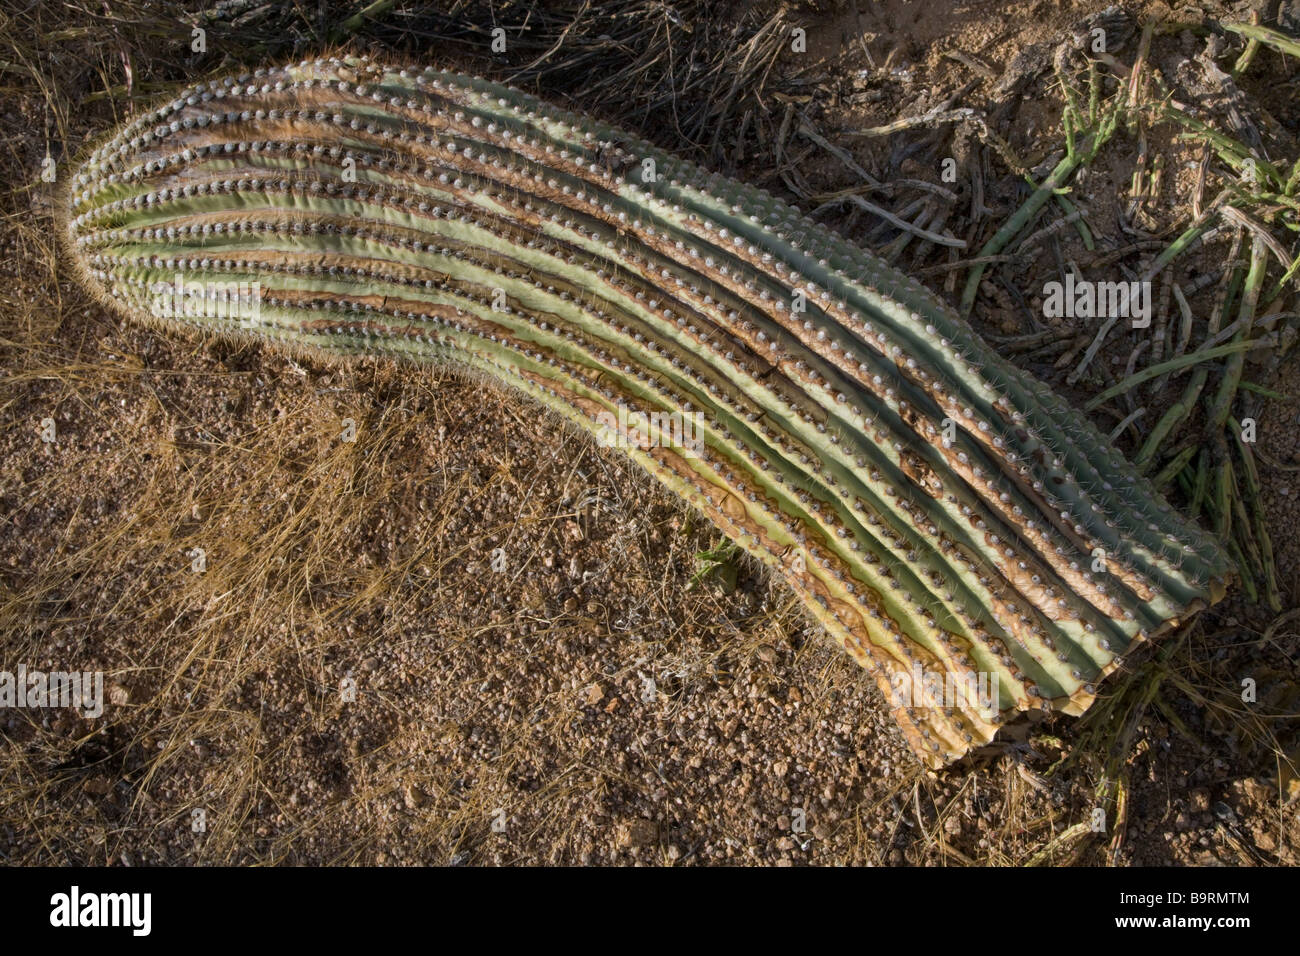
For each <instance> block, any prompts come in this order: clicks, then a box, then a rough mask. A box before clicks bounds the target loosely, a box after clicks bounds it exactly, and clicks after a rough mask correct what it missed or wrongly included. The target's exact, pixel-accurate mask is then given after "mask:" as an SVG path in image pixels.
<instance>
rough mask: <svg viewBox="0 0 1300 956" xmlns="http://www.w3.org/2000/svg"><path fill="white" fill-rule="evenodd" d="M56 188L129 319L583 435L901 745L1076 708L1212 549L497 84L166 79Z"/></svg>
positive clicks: (1090, 463)
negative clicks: (723, 542) (877, 697)
mask: <svg viewBox="0 0 1300 956" xmlns="http://www.w3.org/2000/svg"><path fill="white" fill-rule="evenodd" d="M61 210H62V215H63V216H64V217H65V222H64V233H65V239H66V241H67V243H68V246H69V249H70V250H71V255H72V258H73V259H74V260H75V263H76V266H77V269H78V271H79V272H80V273H81V275H82V278H83V280H84V281H85V282H86V283H87V284H88V285H89V286H90V287H92V288H95V289H96V290H97V291H98V292H99V293H101V294H102V296H103V297H104V298H105V299H106V300H108V301H112V302H113V303H114V304H115V305H117V306H118V307H119V308H120V309H121V310H122V311H123V312H124V313H125V314H126V315H128V316H129V317H131V318H133V319H136V320H141V321H146V322H152V323H155V324H161V325H162V326H164V327H166V328H169V329H181V328H190V329H204V330H208V331H211V332H215V333H220V334H225V335H235V336H252V337H255V338H258V339H264V340H271V341H273V342H277V343H280V344H281V345H282V346H286V345H287V346H288V347H291V348H294V347H300V348H303V349H306V350H307V351H309V352H310V351H313V350H315V351H317V352H320V351H323V352H327V353H330V354H332V355H335V356H340V355H341V356H365V355H380V354H382V355H386V356H392V357H399V358H404V359H407V360H411V361H417V362H443V363H450V364H453V365H455V366H457V367H459V368H462V369H465V370H467V371H472V372H473V373H476V374H478V375H481V376H486V377H489V378H491V379H494V380H496V381H498V382H501V383H504V384H507V385H510V386H513V388H515V389H517V390H518V391H520V392H523V393H525V394H526V395H528V396H530V397H531V398H532V399H533V400H534V401H536V402H538V403H540V404H541V405H544V406H545V407H546V408H548V409H550V410H551V411H552V412H554V413H555V414H557V415H559V416H561V417H562V418H563V419H565V420H567V421H568V422H571V423H574V424H576V425H578V426H580V427H582V428H583V429H585V430H587V431H589V432H592V433H593V434H595V435H597V436H600V437H602V438H604V439H606V440H611V439H612V440H613V441H614V443H616V444H617V445H618V446H619V447H621V448H622V449H623V450H624V451H625V452H626V453H627V454H628V455H629V456H630V457H631V458H632V459H634V460H635V461H636V462H637V463H638V464H639V465H641V466H642V467H643V468H644V469H645V470H646V471H648V472H649V473H650V474H651V475H653V476H654V477H655V478H656V479H657V480H659V481H660V482H662V483H663V484H664V485H666V486H667V487H668V488H670V489H672V490H673V491H674V492H676V493H677V494H678V495H680V496H681V497H682V498H683V499H685V500H686V501H688V502H690V504H691V505H693V506H694V507H696V508H697V509H699V510H700V511H701V512H703V513H704V514H705V515H707V516H708V517H709V519H710V520H712V521H713V522H714V523H715V524H716V525H717V526H718V527H719V528H720V529H721V530H722V531H723V532H725V533H726V534H727V535H728V536H729V537H730V538H731V539H732V540H733V541H735V542H736V543H737V544H739V545H740V546H741V547H743V548H744V549H745V550H746V551H747V552H749V553H750V554H752V555H754V556H755V557H756V558H757V559H758V560H760V561H762V562H763V563H764V564H765V565H767V566H768V567H770V568H772V569H773V570H774V571H776V572H777V573H779V574H780V575H782V577H783V578H784V579H785V580H786V581H787V582H788V583H789V585H790V587H792V588H793V589H794V590H795V592H797V593H798V595H799V596H800V598H801V599H802V600H803V601H804V602H805V604H806V605H807V608H808V610H809V612H811V614H812V615H813V616H814V617H815V618H817V620H818V621H820V622H821V624H822V625H823V626H824V627H825V628H826V630H827V631H828V632H829V633H830V634H831V635H833V636H834V637H835V639H836V640H837V641H838V642H839V643H840V644H841V645H842V646H843V647H844V649H845V650H846V651H848V653H849V654H850V655H852V657H853V658H854V659H855V660H856V661H858V663H860V664H861V665H862V666H863V667H864V668H866V670H867V671H868V672H870V673H871V674H872V675H873V676H874V678H875V679H876V681H877V683H878V684H879V686H880V688H881V690H882V691H883V692H884V693H885V694H886V695H887V697H888V699H889V702H890V706H891V708H892V712H893V713H894V716H895V717H896V719H897V720H898V723H899V725H900V726H901V728H902V730H903V733H904V735H905V736H906V738H907V740H908V742H909V743H910V745H911V746H912V748H913V749H914V750H915V751H916V753H917V754H918V755H919V756H920V757H921V759H922V760H923V761H924V762H926V763H927V764H928V765H930V766H932V767H939V766H943V765H945V764H947V763H949V762H951V761H953V760H955V759H957V758H959V757H961V756H962V755H963V754H965V753H967V752H968V751H969V750H970V749H971V748H973V747H978V746H980V745H983V744H986V743H988V742H990V741H991V740H992V739H993V737H994V736H995V735H996V733H997V731H998V728H999V726H1000V725H1002V724H1003V723H1005V722H1006V721H1007V720H1008V719H1010V718H1013V717H1015V716H1016V715H1017V714H1018V713H1019V712H1023V711H1030V710H1059V711H1062V712H1065V713H1070V714H1078V713H1081V712H1082V711H1083V710H1084V709H1086V708H1087V707H1088V705H1089V704H1090V703H1091V702H1092V700H1093V699H1094V696H1095V694H1096V691H1097V685H1098V683H1099V682H1100V681H1101V680H1102V679H1103V678H1104V677H1105V676H1106V675H1107V674H1109V673H1110V672H1111V671H1112V670H1114V669H1115V668H1116V667H1117V666H1118V665H1119V664H1120V662H1121V660H1122V658H1123V656H1124V655H1125V654H1126V653H1128V652H1129V651H1131V650H1132V649H1133V648H1135V647H1136V645H1137V643H1138V642H1141V641H1145V640H1150V639H1154V638H1157V637H1159V636H1160V635H1161V634H1164V633H1166V632H1168V631H1169V630H1171V629H1172V628H1174V627H1175V626H1177V625H1178V624H1179V623H1180V622H1182V621H1184V620H1186V619H1187V618H1188V616H1189V615H1191V614H1194V613H1195V612H1196V611H1197V610H1199V609H1201V608H1203V607H1205V606H1207V605H1209V604H1212V603H1213V602H1214V601H1216V600H1218V599H1219V598H1220V597H1221V596H1222V594H1223V590H1224V583H1225V580H1226V579H1227V565H1226V563H1225V559H1224V556H1223V553H1222V551H1221V549H1220V548H1219V546H1218V544H1217V543H1216V541H1215V540H1213V539H1212V538H1211V537H1210V536H1209V535H1208V534H1207V533H1206V532H1204V531H1203V530H1202V529H1200V528H1199V527H1197V526H1196V525H1194V524H1193V523H1191V522H1189V521H1188V520H1185V519H1184V518H1183V517H1180V516H1179V515H1178V514H1177V513H1176V512H1175V511H1174V510H1173V509H1172V508H1171V507H1170V506H1169V504H1168V503H1166V502H1165V501H1164V499H1163V498H1162V497H1161V496H1160V495H1159V494H1158V493H1157V492H1156V490H1155V489H1154V488H1153V487H1152V486H1151V484H1150V483H1149V482H1148V481H1147V480H1146V479H1144V478H1142V477H1141V476H1139V475H1138V473H1137V472H1136V470H1135V469H1134V468H1133V467H1132V466H1131V464H1130V463H1129V462H1128V461H1126V460H1125V459H1124V457H1123V456H1122V455H1120V454H1119V453H1118V452H1117V451H1116V450H1115V449H1114V448H1113V447H1112V446H1111V445H1110V443H1109V442H1108V441H1107V440H1106V439H1105V438H1104V437H1103V436H1102V435H1101V434H1100V433H1099V432H1098V431H1097V430H1096V429H1095V428H1094V427H1093V426H1092V425H1091V424H1090V423H1089V422H1088V421H1086V420H1085V419H1084V418H1083V417H1081V416H1080V415H1079V414H1078V413H1076V412H1075V411H1074V410H1072V409H1071V408H1070V407H1069V406H1068V404H1067V403H1066V402H1065V401H1064V400H1062V399H1061V398H1060V397H1058V396H1057V395H1056V394H1054V393H1053V392H1052V391H1051V390H1050V389H1048V388H1047V387H1045V386H1044V385H1043V384H1041V383H1040V382H1038V381H1036V380H1035V379H1033V378H1032V377H1030V376H1029V375H1027V374H1025V373H1024V372H1022V371H1020V370H1019V369H1017V368H1015V367H1013V366H1012V365H1010V364H1009V363H1008V362H1006V361H1004V360H1003V359H1002V358H1001V357H1000V356H999V355H998V354H997V353H996V352H995V351H993V350H992V349H990V348H989V347H988V346H987V345H985V344H984V343H983V342H982V341H981V340H980V339H979V338H978V337H977V336H976V335H975V333H974V332H973V331H972V330H971V329H970V328H969V327H968V326H967V325H966V324H965V323H964V322H963V321H962V320H961V319H960V318H958V317H957V316H956V315H955V314H954V312H953V311H952V310H951V309H950V308H949V307H948V306H946V305H945V304H944V303H943V302H941V301H940V300H939V299H938V298H936V297H935V296H934V295H932V294H931V293H930V292H928V291H927V290H926V289H925V288H923V287H922V286H921V285H919V284H918V283H917V282H915V281H913V280H912V279H909V278H907V277H906V276H904V275H902V274H901V273H899V272H898V271H896V270H894V269H893V268H891V267H890V266H888V265H886V264H885V263H884V262H882V261H881V260H879V259H877V258H876V257H874V256H872V255H870V254H869V253H867V252H864V251H863V250H861V249H859V248H858V247H856V246H854V245H852V244H851V243H849V242H846V241H845V240H843V239H842V238H839V237H838V236H836V235H834V234H833V233H831V232H830V231H829V230H827V229H826V228H825V227H824V226H821V225H819V224H817V223H815V222H813V221H812V220H810V219H808V218H806V217H804V216H801V215H800V214H799V212H798V211H797V210H795V209H793V208H792V207H790V206H788V205H786V204H785V203H784V202H782V201H780V200H778V199H775V198H773V197H772V196H769V195H768V194H766V193H764V192H762V191H761V190H758V189H753V188H751V187H749V186H745V185H743V184H740V183H737V182H734V181H732V180H730V179H727V178H724V177H722V176H718V175H712V174H709V173H706V172H704V171H703V170H701V169H700V168H699V167H697V166H695V165H693V164H691V163H688V162H683V161H681V160H679V159H675V158H673V157H672V156H671V155H669V154H667V153H665V152H663V151H661V150H659V149H656V148H655V147H653V146H651V145H649V144H648V143H646V142H644V141H642V140H640V139H637V138H636V137H633V136H631V135H629V134H627V133H625V132H623V131H621V130H619V129H617V128H614V127H612V126H609V125H606V124H604V123H602V122H598V121H595V120H592V119H589V118H587V117H583V116H579V115H575V114H573V113H569V112H565V111H562V110H559V109H556V108H553V107H551V106H548V105H546V104H544V103H542V102H540V101H539V100H537V99H535V98H534V97H531V96H527V95H525V94H523V93H520V92H519V91H517V90H514V89H510V88H508V87H505V86H500V85H498V84H495V83H491V82H487V81H484V80H481V79H474V78H469V77H465V76H459V75H456V74H451V73H445V72H440V71H438V70H434V69H417V68H413V67H408V68H405V69H403V68H398V67H388V66H383V65H379V64H376V63H374V62H372V61H370V60H368V59H364V58H344V59H330V60H313V61H306V62H303V63H299V64H297V65H294V66H288V67H285V68H283V69H269V70H258V71H257V72H255V73H253V74H251V75H244V76H239V77H232V78H228V79H225V80H221V81H217V82H208V83H200V84H198V85H196V86H193V87H191V88H190V89H188V90H186V91H185V92H183V93H181V94H179V95H178V96H176V97H175V98H173V99H171V100H170V101H168V102H166V103H164V104H162V105H161V106H159V107H158V108H157V109H154V110H152V111H150V112H148V113H146V114H144V115H142V116H140V117H138V118H136V119H133V120H132V121H130V122H129V123H127V124H125V125H124V126H122V127H121V128H120V129H119V130H117V131H115V133H114V134H113V135H112V136H111V137H110V138H108V139H106V140H104V141H103V142H102V143H101V144H100V145H98V147H97V148H95V149H94V150H93V151H92V152H91V153H90V154H89V155H88V156H87V157H86V158H85V159H84V161H83V162H82V163H81V165H80V166H79V168H78V169H77V170H76V172H75V174H74V175H73V176H72V178H71V181H70V183H69V185H68V192H67V196H66V200H65V201H64V203H63V204H62V206H61ZM231 289H237V290H241V295H240V296H239V297H235V296H231V295H230V294H229V293H230V290H231ZM674 416H676V418H674ZM684 419H689V420H690V421H692V422H694V423H698V425H697V430H696V433H695V434H696V440H695V441H694V442H692V443H690V444H689V445H687V444H684V443H681V442H675V441H673V440H669V439H671V437H672V433H673V429H671V428H669V427H667V426H668V424H669V423H671V422H679V421H682V420H684Z"/></svg>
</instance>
